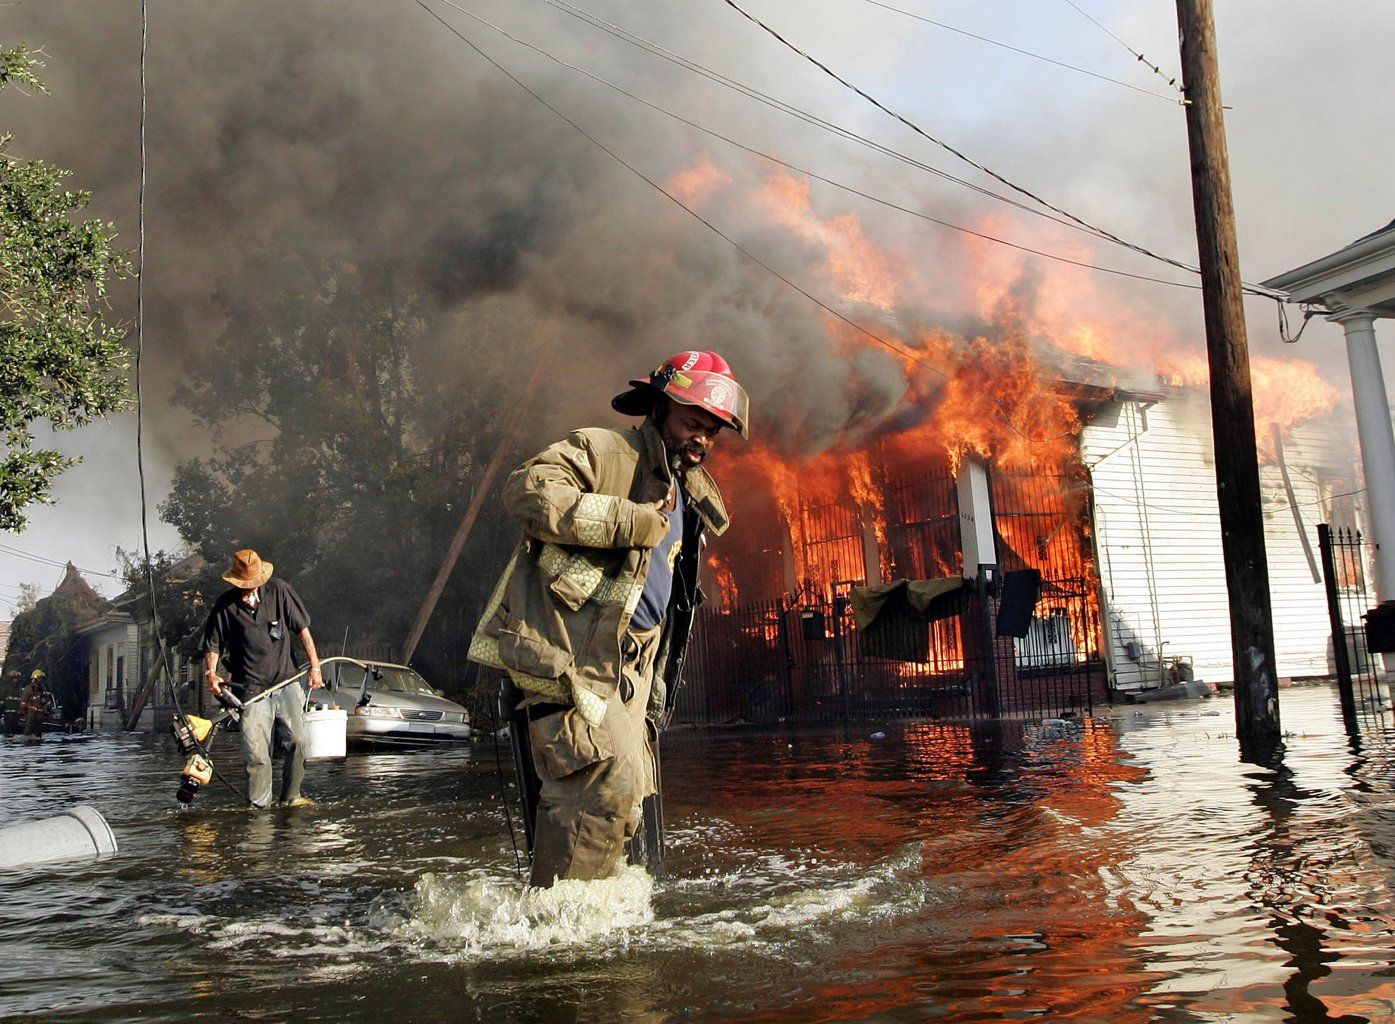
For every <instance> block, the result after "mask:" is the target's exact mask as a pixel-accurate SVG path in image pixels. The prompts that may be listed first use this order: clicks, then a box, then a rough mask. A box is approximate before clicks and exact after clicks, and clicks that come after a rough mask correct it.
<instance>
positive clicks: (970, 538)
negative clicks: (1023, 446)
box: [956, 457, 998, 580]
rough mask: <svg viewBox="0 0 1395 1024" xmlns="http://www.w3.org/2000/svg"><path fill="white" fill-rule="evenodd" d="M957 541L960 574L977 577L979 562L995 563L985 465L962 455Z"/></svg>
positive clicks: (991, 509) (958, 481)
mask: <svg viewBox="0 0 1395 1024" xmlns="http://www.w3.org/2000/svg"><path fill="white" fill-rule="evenodd" d="M956 483H957V484H958V490H959V541H960V544H961V545H962V547H961V550H962V551H963V552H964V578H965V579H970V580H972V579H975V578H977V577H978V567H979V566H980V565H996V564H997V562H998V554H997V550H996V545H995V544H994V543H993V507H992V504H991V503H990V500H989V495H988V467H987V466H985V465H984V464H983V463H982V462H979V461H978V460H977V459H971V458H968V457H965V459H964V461H963V462H962V463H960V465H959V475H958V480H957V481H956Z"/></svg>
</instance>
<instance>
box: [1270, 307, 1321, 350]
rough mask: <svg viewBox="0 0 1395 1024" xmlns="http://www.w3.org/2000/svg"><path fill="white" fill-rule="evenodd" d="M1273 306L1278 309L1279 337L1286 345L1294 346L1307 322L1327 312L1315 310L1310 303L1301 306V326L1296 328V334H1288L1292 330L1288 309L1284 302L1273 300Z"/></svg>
mask: <svg viewBox="0 0 1395 1024" xmlns="http://www.w3.org/2000/svg"><path fill="white" fill-rule="evenodd" d="M1274 304H1275V305H1276V306H1278V307H1279V337H1280V338H1282V339H1283V341H1284V343H1285V344H1288V345H1293V344H1295V343H1296V342H1297V341H1298V339H1299V338H1301V337H1303V332H1304V331H1306V330H1307V329H1308V321H1310V320H1312V318H1313V317H1315V316H1321V315H1323V314H1324V313H1326V312H1327V311H1326V310H1322V309H1318V308H1316V307H1315V306H1313V305H1312V304H1311V303H1304V304H1303V306H1302V309H1303V326H1302V327H1300V328H1298V333H1297V334H1290V333H1289V332H1290V331H1291V330H1292V328H1291V327H1290V326H1289V322H1288V309H1287V307H1286V305H1285V302H1284V300H1283V299H1280V298H1275V299H1274Z"/></svg>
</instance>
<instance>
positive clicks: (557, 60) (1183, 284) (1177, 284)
mask: <svg viewBox="0 0 1395 1024" xmlns="http://www.w3.org/2000/svg"><path fill="white" fill-rule="evenodd" d="M441 2H442V3H445V4H446V5H447V6H449V7H451V8H453V9H455V10H456V11H458V12H460V13H461V14H463V15H465V16H466V17H468V18H471V19H472V20H474V21H476V22H478V23H479V24H481V25H484V26H485V27H486V28H490V29H492V30H494V31H495V32H497V33H499V34H500V35H502V36H503V37H504V38H506V39H508V40H510V41H512V42H514V43H517V44H518V45H519V46H522V47H524V48H525V49H528V50H532V51H533V52H534V53H536V54H539V55H540V56H542V57H545V58H547V59H548V60H550V61H552V62H553V63H554V64H557V65H558V66H559V67H563V68H566V69H567V70H569V71H574V72H576V73H577V74H579V75H583V76H584V77H586V78H589V79H590V80H591V81H593V82H596V83H597V84H598V85H603V86H605V87H606V88H607V89H611V90H613V91H615V92H617V93H619V94H620V95H622V96H625V97H628V98H629V99H631V100H633V101H634V102H636V103H639V104H641V105H643V106H646V107H648V108H649V109H650V110H653V111H655V112H657V113H660V114H663V115H664V116H665V117H669V118H672V119H673V120H675V121H678V122H679V123H680V124H685V125H687V126H688V127H690V128H693V129H695V130H697V131H700V132H702V133H703V134H705V135H708V136H710V137H712V138H714V139H718V140H720V141H722V142H725V143H727V144H728V145H730V146H734V147H735V148H737V149H740V150H742V151H743V152H746V153H750V154H751V155H752V156H758V157H760V158H761V159H762V160H768V161H769V162H770V163H773V164H777V165H778V166H780V167H785V168H787V169H789V170H791V171H795V172H797V173H799V174H802V175H805V176H806V177H809V178H812V179H813V180H815V181H820V182H823V183H824V184H826V185H831V186H832V187H833V188H836V189H840V190H842V191H844V192H847V193H850V194H851V195H855V196H860V197H861V198H863V199H866V200H868V201H869V202H873V203H877V204H879V205H881V206H885V207H887V208H888V209H892V210H896V211H898V212H900V213H904V214H908V215H909V216H912V217H916V218H918V219H920V220H923V221H926V222H928V223H931V224H935V225H938V226H940V227H943V228H948V229H949V230H951V231H958V232H960V233H962V234H965V235H969V236H971V237H973V238H978V239H981V240H983V241H987V242H994V243H996V244H998V245H1005V246H1007V247H1008V248H1010V249H1016V250H1017V251H1019V252H1024V253H1028V254H1030V255H1033V256H1041V257H1043V258H1044V259H1049V260H1055V261H1056V262H1058V263H1064V264H1067V265H1069V266H1073V267H1081V268H1082V269H1085V270H1094V271H1098V272H1099V273H1101V274H1112V275H1115V276H1118V277H1126V278H1131V279H1133V280H1136V281H1147V282H1150V283H1152V284H1161V285H1167V286H1169V287H1173V288H1187V289H1193V290H1196V289H1200V288H1201V285H1200V283H1198V282H1194V281H1169V280H1167V279H1166V278H1161V277H1152V276H1150V275H1147V274H1136V273H1133V272H1132V271H1127V270H1119V269H1116V268H1114V267H1101V266H1099V265H1098V264H1094V263H1087V262H1085V261H1084V260H1074V259H1071V258H1069V257H1067V256H1060V255H1058V254H1056V253H1051V252H1046V251H1044V250H1042V249H1034V248H1032V247H1031V246H1026V245H1021V244H1019V243H1017V242H1010V241H1008V240H1007V239H1005V238H999V237H997V236H996V235H989V234H986V233H984V232H982V231H975V230H973V229H972V228H966V227H964V226H962V225H960V224H954V223H951V222H950V221H946V220H941V219H939V218H938V217H932V216H930V215H929V214H926V213H922V212H921V211H919V210H913V209H911V208H910V207H906V206H902V205H900V204H899V203H895V202H893V201H891V200H890V199H885V198H883V197H881V196H878V195H874V194H872V193H870V192H864V191H862V190H861V189H859V188H856V187H854V186H852V185H848V184H845V183H843V182H841V181H837V180H836V179H834V178H829V177H826V176H825V175H822V174H819V173H818V172H817V171H811V170H809V169H808V168H805V167H801V166H799V165H798V164H794V163H791V162H790V161H788V160H782V159H781V158H780V157H777V156H775V155H773V154H771V153H767V152H765V151H764V150H761V149H757V148H755V147H753V146H748V145H746V144H745V143H744V142H741V141H739V140H738V139H734V138H732V137H731V136H729V135H726V134H723V133H722V132H719V131H717V130H716V129H714V128H709V127H707V126H706V125H704V124H701V123H699V122H697V121H693V120H691V119H689V118H687V117H684V116H683V115H682V114H679V113H677V112H676V111H673V110H670V109H669V108H667V107H664V106H662V105H660V104H658V103H655V102H654V101H652V100H647V99H645V98H644V97H643V96H640V95H638V94H637V93H634V92H631V91H630V90H628V89H626V88H625V87H624V86H621V85H617V84H616V83H614V82H612V81H610V80H608V79H606V78H603V77H601V76H600V75H597V74H595V73H594V72H592V71H588V70H587V69H585V68H583V67H580V66H578V65H576V64H572V63H570V62H568V61H566V60H563V59H562V58H561V57H558V56H557V55H556V54H554V53H552V52H551V51H549V50H547V49H545V48H544V47H541V46H538V45H537V44H535V43H530V42H528V41H527V40H526V39H522V38H520V37H519V36H516V35H514V34H513V33H511V32H509V31H508V30H507V29H504V28H502V27H501V26H499V25H496V24H495V23H493V22H491V21H489V20H488V19H486V18H484V17H482V16H480V15H478V14H475V13H473V12H471V11H469V10H467V9H465V8H464V7H461V6H460V5H459V4H457V3H454V2H453V0H441ZM544 2H545V3H548V4H549V5H551V6H559V2H558V0H544ZM954 180H956V181H957V180H959V179H954ZM988 194H989V195H994V193H988ZM1011 202H1012V205H1014V206H1018V207H1019V208H1021V209H1026V207H1024V206H1023V205H1022V204H1019V203H1017V202H1016V201H1011ZM1048 219H1049V220H1051V221H1053V222H1054V223H1057V224H1065V222H1063V221H1060V220H1058V219H1057V218H1055V217H1049V218H1048ZM1066 226H1072V227H1073V226H1074V225H1066ZM1077 230H1080V229H1077Z"/></svg>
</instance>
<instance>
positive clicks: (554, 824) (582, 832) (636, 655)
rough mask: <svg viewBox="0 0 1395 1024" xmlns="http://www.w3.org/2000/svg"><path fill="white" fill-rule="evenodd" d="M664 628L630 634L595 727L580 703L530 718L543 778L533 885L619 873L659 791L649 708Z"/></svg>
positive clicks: (536, 764) (538, 768) (536, 761)
mask: <svg viewBox="0 0 1395 1024" xmlns="http://www.w3.org/2000/svg"><path fill="white" fill-rule="evenodd" d="M662 629H663V626H662V624H660V625H658V626H655V627H654V628H653V629H650V630H645V631H644V632H643V633H630V634H626V636H625V638H624V641H623V645H622V654H623V661H622V665H621V669H620V681H619V686H618V687H617V689H616V692H615V693H614V694H612V695H611V697H610V699H609V700H608V701H606V709H605V718H604V720H603V721H602V722H601V724H600V725H599V726H592V725H589V724H588V723H587V722H586V720H585V719H583V718H582V717H581V714H580V712H578V711H577V710H576V708H566V709H562V710H556V711H551V712H550V713H546V714H542V715H540V716H539V717H536V718H531V719H530V721H529V723H528V734H529V739H530V740H531V742H532V748H533V767H534V769H536V771H537V773H538V778H539V779H540V780H541V782H542V791H541V793H540V794H539V797H538V816H537V820H536V822H535V823H534V835H533V872H532V877H531V879H530V881H531V882H532V884H533V885H541V886H547V885H551V884H552V883H553V882H554V881H556V880H557V879H560V878H576V879H594V878H607V877H609V876H610V875H613V874H614V873H615V870H616V868H617V866H618V865H619V862H620V858H621V856H622V855H623V854H624V852H625V844H626V843H627V842H628V841H629V840H630V838H631V837H632V836H633V835H634V834H635V832H636V830H637V829H638V828H639V823H640V820H641V806H642V804H643V801H644V798H645V797H647V796H649V795H651V794H652V793H653V792H654V760H653V754H652V753H651V748H650V745H649V731H648V730H649V725H648V723H647V721H646V717H645V711H646V709H647V708H648V705H649V690H650V686H651V684H652V682H653V678H654V656H655V654H657V653H658V647H659V634H660V632H661V631H662ZM535 707H538V709H539V710H548V709H550V707H551V706H550V705H541V706H535ZM530 710H531V709H530Z"/></svg>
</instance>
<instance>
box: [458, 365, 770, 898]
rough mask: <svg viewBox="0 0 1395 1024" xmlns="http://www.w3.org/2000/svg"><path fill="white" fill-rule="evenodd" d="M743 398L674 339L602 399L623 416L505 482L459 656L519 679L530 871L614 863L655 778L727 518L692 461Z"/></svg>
mask: <svg viewBox="0 0 1395 1024" xmlns="http://www.w3.org/2000/svg"><path fill="white" fill-rule="evenodd" d="M748 404H749V403H748V400H747V397H746V392H745V390H744V389H743V388H742V387H741V385H740V384H738V383H737V382H736V378H735V376H734V375H733V373H732V370H731V367H730V366H729V365H727V362H726V360H725V359H723V358H722V357H721V356H720V355H718V354H717V353H715V352H701V351H690V352H680V353H678V354H677V355H676V356H674V357H672V358H671V359H667V360H665V361H664V362H663V363H662V364H661V365H660V366H659V367H658V369H656V370H654V371H653V372H652V373H650V374H649V375H648V376H647V377H643V378H639V379H636V380H632V381H630V387H629V390H627V391H624V392H622V393H621V394H619V395H616V396H615V398H614V399H613V400H612V401H611V405H612V406H613V407H614V408H615V409H616V410H617V411H618V412H621V413H623V414H625V415H629V416H639V417H642V418H643V419H642V421H641V422H640V423H639V424H638V425H637V426H636V427H634V428H632V429H630V430H610V429H605V428H600V427H590V428H584V429H581V430H577V431H574V432H573V433H572V434H570V435H569V436H568V437H566V438H565V439H563V440H561V441H558V442H557V443H556V444H554V445H552V446H551V447H549V448H547V449H546V450H545V451H543V452H541V453H540V454H538V455H536V456H534V457H533V458H531V459H529V460H528V461H526V462H525V463H524V464H523V465H522V466H520V467H519V468H518V469H517V470H515V471H514V472H513V474H512V475H511V476H510V477H509V479H508V482H507V483H506V484H505V486H504V494H503V500H504V505H505V508H506V509H507V511H508V513H509V515H510V516H511V517H512V518H513V519H514V520H516V521H517V522H518V524H519V525H520V526H521V527H522V528H523V534H524V536H523V539H522V541H521V543H520V544H519V546H518V548H517V549H516V550H515V552H514V555H513V558H512V559H511V561H510V562H509V565H508V567H507V568H506V569H505V571H504V575H503V577H502V578H501V579H500V580H499V583H498V585H497V586H496V587H495V590H494V594H493V596H492V597H491V598H490V602H489V604H488V605H487V606H486V608H485V612H484V615H483V617H482V618H481V620H480V624H479V626H478V628H477V629H476V631H475V636H474V639H473V640H472V642H471V645H470V658H471V659H472V660H474V661H476V662H479V663H481V664H485V665H491V666H494V667H496V668H502V669H505V670H507V672H508V674H509V677H510V678H511V679H512V680H513V682H514V684H515V685H516V686H517V687H518V689H519V690H520V691H522V694H523V700H522V704H521V708H522V710H523V711H524V712H525V713H526V720H527V733H528V739H529V746H530V748H531V759H532V764H531V767H532V768H533V769H534V770H535V771H536V773H537V776H538V780H539V781H540V784H541V788H540V792H539V796H538V801H537V807H536V810H535V814H534V818H533V836H534V841H533V866H532V875H531V881H532V884H534V885H539V886H548V885H551V884H552V883H553V882H554V881H555V880H557V879H595V878H605V877H608V876H610V875H611V874H613V873H614V872H615V871H616V870H617V868H618V866H619V861H620V857H621V854H622V853H623V851H624V849H625V844H626V842H627V841H628V840H629V839H630V838H631V837H632V836H633V835H634V834H635V831H636V829H637V828H638V826H639V822H640V820H641V806H642V803H643V801H644V799H645V797H647V796H650V795H651V794H653V793H655V791H656V789H655V770H654V769H655V766H654V758H653V753H652V751H653V743H656V742H657V737H658V733H659V730H660V729H662V728H663V726H664V725H666V724H667V716H668V710H669V708H670V706H671V701H670V700H669V699H668V693H669V692H670V691H671V688H673V687H674V686H675V685H676V684H677V682H678V678H679V673H680V671H681V669H682V664H683V653H684V650H685V648H686V646H687V642H688V634H689V632H690V630H691V628H692V621H693V612H694V610H695V607H696V602H697V584H698V579H697V577H698V555H699V551H700V548H701V545H702V544H703V543H704V537H705V535H706V534H707V533H708V532H711V533H712V534H714V535H720V534H721V533H723V532H724V531H725V530H726V529H727V526H728V525H729V521H728V518H727V512H726V508H725V506H724V505H723V504H722V498H721V495H720V494H718V492H717V487H716V485H715V483H714V482H713V480H712V478H711V477H710V476H709V475H708V473H707V470H706V468H705V464H706V462H707V458H708V456H709V454H710V453H711V451H712V448H713V445H714V444H715V443H716V441H717V438H718V435H719V434H720V432H721V431H722V430H723V429H730V430H734V431H736V432H737V433H739V434H740V435H741V436H742V437H743V438H744V437H746V436H747V410H748ZM651 741H652V742H651Z"/></svg>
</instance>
